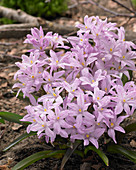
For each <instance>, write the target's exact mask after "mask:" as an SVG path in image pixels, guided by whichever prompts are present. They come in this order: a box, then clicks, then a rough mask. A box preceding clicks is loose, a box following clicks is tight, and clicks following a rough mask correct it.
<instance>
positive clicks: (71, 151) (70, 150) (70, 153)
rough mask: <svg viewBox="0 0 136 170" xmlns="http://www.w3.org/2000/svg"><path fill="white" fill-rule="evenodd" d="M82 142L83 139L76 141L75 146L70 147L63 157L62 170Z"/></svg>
mask: <svg viewBox="0 0 136 170" xmlns="http://www.w3.org/2000/svg"><path fill="white" fill-rule="evenodd" d="M80 144H81V141H76V142H75V143H74V145H73V148H68V149H67V151H66V153H65V155H64V157H63V159H62V162H61V167H60V170H62V169H63V168H64V166H65V164H66V162H67V161H68V159H69V158H70V156H71V155H72V154H73V152H74V151H75V149H76V148H77V147H78V146H79V145H80Z"/></svg>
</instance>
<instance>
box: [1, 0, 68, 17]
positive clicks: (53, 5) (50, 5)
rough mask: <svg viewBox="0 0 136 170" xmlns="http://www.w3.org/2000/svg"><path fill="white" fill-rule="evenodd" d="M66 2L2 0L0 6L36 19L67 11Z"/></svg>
mask: <svg viewBox="0 0 136 170" xmlns="http://www.w3.org/2000/svg"><path fill="white" fill-rule="evenodd" d="M67 1H68V0H51V1H50V2H45V0H29V1H28V0H2V1H1V2H0V4H1V5H3V6H5V7H9V8H14V9H21V10H23V11H25V12H27V13H28V14H30V15H34V16H37V17H43V18H47V17H55V16H56V15H58V14H59V15H60V14H62V13H63V12H65V11H66V10H67Z"/></svg>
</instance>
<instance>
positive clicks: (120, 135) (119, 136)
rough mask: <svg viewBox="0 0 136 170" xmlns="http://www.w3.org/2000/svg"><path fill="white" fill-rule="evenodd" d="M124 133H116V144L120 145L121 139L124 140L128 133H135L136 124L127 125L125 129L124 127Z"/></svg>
mask: <svg viewBox="0 0 136 170" xmlns="http://www.w3.org/2000/svg"><path fill="white" fill-rule="evenodd" d="M124 130H125V133H121V132H118V133H117V142H118V143H121V141H122V139H123V138H124V136H125V135H126V134H128V133H130V132H133V131H136V122H134V123H132V124H129V125H127V126H126V127H124Z"/></svg>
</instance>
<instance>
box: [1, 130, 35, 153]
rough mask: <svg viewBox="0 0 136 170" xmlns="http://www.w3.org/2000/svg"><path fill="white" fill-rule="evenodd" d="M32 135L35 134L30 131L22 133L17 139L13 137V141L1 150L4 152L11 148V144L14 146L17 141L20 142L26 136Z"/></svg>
mask: <svg viewBox="0 0 136 170" xmlns="http://www.w3.org/2000/svg"><path fill="white" fill-rule="evenodd" d="M32 135H36V132H30V133H29V134H28V133H24V134H23V135H21V136H19V137H18V138H17V139H15V140H14V141H13V142H11V143H10V144H9V145H8V146H7V147H6V148H4V149H3V150H2V151H3V152H6V151H7V150H9V149H10V148H12V147H13V146H15V145H16V144H17V143H19V142H21V141H22V140H24V139H26V138H27V137H30V136H32Z"/></svg>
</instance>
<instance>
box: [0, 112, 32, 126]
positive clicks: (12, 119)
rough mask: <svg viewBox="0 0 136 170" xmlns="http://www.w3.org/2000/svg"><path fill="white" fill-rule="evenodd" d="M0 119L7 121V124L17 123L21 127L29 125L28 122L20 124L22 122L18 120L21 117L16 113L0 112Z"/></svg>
mask: <svg viewBox="0 0 136 170" xmlns="http://www.w3.org/2000/svg"><path fill="white" fill-rule="evenodd" d="M0 117H1V118H2V119H5V120H7V121H9V122H14V123H18V124H21V125H28V124H30V122H22V121H20V119H22V118H23V116H21V115H18V114H16V113H12V112H0Z"/></svg>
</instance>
